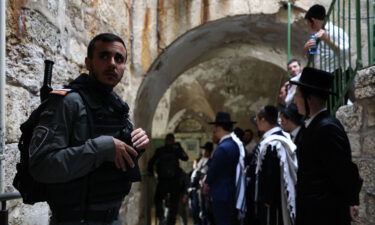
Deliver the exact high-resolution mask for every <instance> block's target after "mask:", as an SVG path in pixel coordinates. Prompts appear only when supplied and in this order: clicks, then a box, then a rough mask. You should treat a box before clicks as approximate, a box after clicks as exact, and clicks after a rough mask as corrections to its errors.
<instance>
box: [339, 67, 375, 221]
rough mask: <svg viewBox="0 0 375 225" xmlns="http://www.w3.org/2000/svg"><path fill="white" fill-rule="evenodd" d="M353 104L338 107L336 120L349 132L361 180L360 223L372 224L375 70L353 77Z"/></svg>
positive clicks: (374, 214)
mask: <svg viewBox="0 0 375 225" xmlns="http://www.w3.org/2000/svg"><path fill="white" fill-rule="evenodd" d="M354 84H355V96H356V98H357V101H356V102H355V103H354V104H353V105H348V106H343V107H341V108H340V109H339V110H338V111H337V113H336V116H337V118H338V119H339V120H340V121H341V122H342V124H343V125H344V127H345V130H346V131H347V133H348V136H349V140H350V144H351V147H352V155H353V159H354V161H355V162H356V163H357V165H358V167H359V171H360V174H361V176H362V178H363V179H364V183H363V187H362V191H361V195H360V201H361V202H360V218H361V221H362V224H365V225H374V224H375V67H370V68H367V69H363V70H361V71H359V72H358V74H357V76H356V77H355V81H354Z"/></svg>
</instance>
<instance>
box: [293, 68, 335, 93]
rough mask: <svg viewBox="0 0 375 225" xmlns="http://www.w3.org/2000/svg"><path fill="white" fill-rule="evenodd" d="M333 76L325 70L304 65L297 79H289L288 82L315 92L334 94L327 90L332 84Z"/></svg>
mask: <svg viewBox="0 0 375 225" xmlns="http://www.w3.org/2000/svg"><path fill="white" fill-rule="evenodd" d="M333 78H334V76H333V75H332V74H331V73H328V72H326V71H323V70H318V69H315V68H311V67H305V68H304V69H303V71H302V74H301V77H300V78H299V81H293V80H289V82H290V83H291V84H295V85H297V86H301V87H305V88H308V89H311V90H314V91H316V92H320V93H324V94H332V95H336V93H334V92H332V91H330V90H329V89H330V88H331V87H332V86H333Z"/></svg>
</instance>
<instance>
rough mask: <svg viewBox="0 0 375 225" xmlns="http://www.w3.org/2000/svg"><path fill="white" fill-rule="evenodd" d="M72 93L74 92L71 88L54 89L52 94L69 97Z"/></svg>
mask: <svg viewBox="0 0 375 225" xmlns="http://www.w3.org/2000/svg"><path fill="white" fill-rule="evenodd" d="M71 91H72V89H70V88H61V89H54V90H52V91H51V92H50V94H52V95H62V96H65V95H67V94H68V93H69V92H71Z"/></svg>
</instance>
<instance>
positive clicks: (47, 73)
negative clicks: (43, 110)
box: [40, 59, 54, 102]
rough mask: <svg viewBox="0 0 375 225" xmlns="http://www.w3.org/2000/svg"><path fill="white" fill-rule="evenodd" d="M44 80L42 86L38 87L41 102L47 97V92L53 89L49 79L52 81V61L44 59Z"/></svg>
mask: <svg viewBox="0 0 375 225" xmlns="http://www.w3.org/2000/svg"><path fill="white" fill-rule="evenodd" d="M44 64H45V67H44V80H43V86H42V87H41V88H40V100H41V102H43V101H44V100H46V99H47V98H48V94H49V93H50V92H51V91H52V90H53V89H52V85H51V81H52V68H53V64H54V62H53V61H51V60H48V59H47V60H44Z"/></svg>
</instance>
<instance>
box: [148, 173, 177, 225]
mask: <svg viewBox="0 0 375 225" xmlns="http://www.w3.org/2000/svg"><path fill="white" fill-rule="evenodd" d="M180 190H181V187H180V178H175V179H160V180H159V181H158V184H157V186H156V192H155V198H154V201H155V208H156V216H157V217H158V218H159V219H162V218H164V207H166V208H168V211H167V216H166V225H174V224H175V223H176V214H177V210H178V203H179V198H180ZM163 202H164V203H165V204H163Z"/></svg>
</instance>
